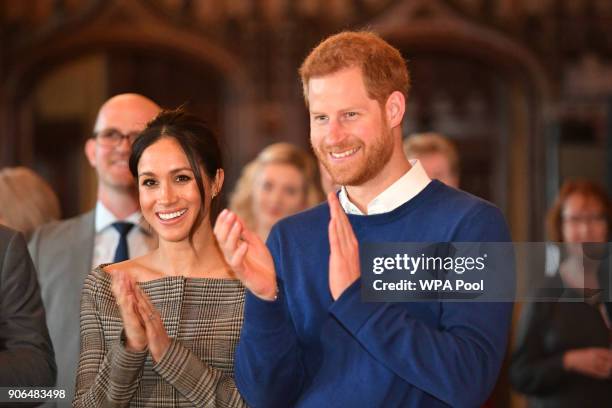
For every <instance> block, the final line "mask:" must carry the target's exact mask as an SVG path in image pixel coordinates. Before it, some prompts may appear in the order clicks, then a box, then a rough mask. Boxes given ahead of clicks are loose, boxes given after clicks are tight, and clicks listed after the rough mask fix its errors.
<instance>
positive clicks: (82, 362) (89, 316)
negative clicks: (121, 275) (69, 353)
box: [72, 274, 148, 408]
mask: <svg viewBox="0 0 612 408" xmlns="http://www.w3.org/2000/svg"><path fill="white" fill-rule="evenodd" d="M96 289H97V285H96V278H95V276H94V275H93V274H90V275H89V276H88V277H87V279H86V280H85V283H84V286H83V293H82V297H81V330H80V336H81V346H80V354H79V368H78V370H77V379H76V393H75V397H74V401H73V402H72V405H73V407H92V408H93V407H113V408H114V407H127V406H129V404H130V400H131V399H132V397H133V396H134V393H135V392H136V389H137V388H138V384H139V382H140V378H141V376H142V369H143V366H144V362H145V358H146V356H147V353H148V351H147V350H146V349H145V350H143V351H141V352H131V351H128V350H127V349H126V348H125V347H124V346H123V345H122V342H121V341H120V338H118V339H117V340H116V341H114V342H112V343H111V344H107V343H106V340H105V338H104V332H103V329H102V322H101V320H100V314H99V310H98V308H97V306H96V302H95V299H96Z"/></svg>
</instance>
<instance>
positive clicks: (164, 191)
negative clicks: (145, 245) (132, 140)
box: [138, 137, 211, 242]
mask: <svg viewBox="0 0 612 408" xmlns="http://www.w3.org/2000/svg"><path fill="white" fill-rule="evenodd" d="M201 174H202V178H203V181H204V190H205V191H206V192H210V191H211V188H210V182H209V179H208V177H206V175H205V173H204V171H202V170H201ZM138 192H139V197H140V206H141V209H142V215H143V216H144V218H145V219H146V220H147V222H148V223H149V225H151V227H152V228H153V229H154V230H155V232H157V234H158V236H159V238H160V239H162V240H165V241H171V242H177V241H182V240H186V239H189V235H190V232H191V230H192V227H193V225H194V224H195V223H196V222H200V223H201V224H204V223H206V222H208V218H209V214H208V212H207V213H206V214H205V215H204V217H202V220H201V221H199V214H200V211H202V208H206V209H208V208H210V194H206V200H207V202H206V203H205V205H204V206H203V205H202V199H201V197H200V192H199V190H198V185H197V182H196V179H195V175H194V172H193V170H192V169H191V167H190V165H189V161H188V159H187V156H186V155H185V152H184V151H183V149H182V148H181V146H180V145H179V143H178V142H177V141H176V140H175V139H174V138H172V137H162V138H161V139H159V140H158V141H157V142H155V143H153V144H152V145H150V146H149V147H147V148H146V149H145V150H144V152H143V153H142V156H141V157H140V161H139V162H138ZM207 211H208V210H207Z"/></svg>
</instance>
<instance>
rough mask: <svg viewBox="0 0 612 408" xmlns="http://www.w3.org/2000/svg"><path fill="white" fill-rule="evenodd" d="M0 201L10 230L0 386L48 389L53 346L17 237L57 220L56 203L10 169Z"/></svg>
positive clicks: (33, 177)
mask: <svg viewBox="0 0 612 408" xmlns="http://www.w3.org/2000/svg"><path fill="white" fill-rule="evenodd" d="M0 203H1V205H0V224H4V225H7V226H10V227H11V228H13V229H9V228H7V227H5V226H0V387H9V386H12V387H16V386H19V387H28V386H29V387H33V386H37V387H52V386H53V385H54V384H55V378H56V374H57V369H56V365H55V359H54V356H53V347H52V345H51V340H50V339H49V332H48V330H47V324H46V322H45V310H44V308H43V303H42V301H41V298H40V290H39V286H38V281H37V280H36V271H35V269H34V265H33V264H32V259H31V258H30V255H29V254H28V249H27V246H26V241H25V239H24V236H23V235H22V234H21V233H23V234H29V233H31V231H32V230H33V229H34V228H36V227H37V226H39V225H40V224H42V223H44V222H47V221H51V220H55V219H58V218H59V217H60V208H59V202H58V200H57V196H56V195H55V193H54V192H53V190H52V189H51V187H49V185H48V184H47V183H46V182H45V181H44V180H43V179H42V178H41V177H40V176H38V175H37V174H36V173H34V172H33V171H32V170H30V169H27V168H25V167H15V168H4V169H2V170H0ZM16 230H18V231H16ZM20 232H21V233H20ZM0 406H3V405H2V403H1V402H0Z"/></svg>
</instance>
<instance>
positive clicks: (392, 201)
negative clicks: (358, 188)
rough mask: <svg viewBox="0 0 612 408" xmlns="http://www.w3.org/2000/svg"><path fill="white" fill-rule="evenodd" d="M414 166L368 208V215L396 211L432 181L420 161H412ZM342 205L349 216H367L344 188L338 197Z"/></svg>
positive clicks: (371, 202) (411, 163)
mask: <svg viewBox="0 0 612 408" xmlns="http://www.w3.org/2000/svg"><path fill="white" fill-rule="evenodd" d="M410 165H411V166H412V167H411V168H410V170H408V171H407V172H406V174H404V175H403V176H402V177H400V178H399V179H397V180H396V181H395V182H394V183H393V184H391V185H390V186H389V187H388V188H387V189H386V190H385V191H383V192H382V193H380V194H379V195H377V196H376V197H375V198H374V199H373V200H372V201H370V203H369V204H368V206H367V211H368V215H374V214H383V213H387V212H390V211H393V210H395V209H396V208H397V207H399V206H400V205H402V204H404V203H406V202H408V201H409V200H411V199H412V198H414V197H415V196H416V195H417V194H419V193H420V192H421V191H423V189H424V188H425V187H427V185H428V184H429V182H430V181H431V179H430V178H429V176H428V175H427V173H426V172H425V169H424V168H423V166H422V165H421V162H419V161H418V160H410ZM338 198H339V200H340V205H341V206H342V208H343V209H344V212H346V213H347V214H356V215H365V214H363V213H362V212H361V210H360V209H359V208H358V207H357V206H356V205H355V204H353V203H352V202H351V200H350V199H349V197H348V193H347V191H346V188H345V187H344V186H342V188H341V189H340V194H339V195H338Z"/></svg>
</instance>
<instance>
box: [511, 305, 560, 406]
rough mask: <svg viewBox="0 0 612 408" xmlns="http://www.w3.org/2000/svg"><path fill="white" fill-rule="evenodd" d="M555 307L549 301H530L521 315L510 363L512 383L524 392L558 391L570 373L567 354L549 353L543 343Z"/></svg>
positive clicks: (528, 393)
mask: <svg viewBox="0 0 612 408" xmlns="http://www.w3.org/2000/svg"><path fill="white" fill-rule="evenodd" d="M551 307H552V305H551V304H548V303H536V302H533V303H528V304H526V305H525V306H524V310H523V313H522V315H521V320H520V322H519V326H518V327H519V328H518V334H517V342H516V347H515V349H514V352H513V353H512V361H511V365H510V382H511V383H512V385H513V386H514V388H516V390H517V391H519V392H522V393H523V394H527V395H537V394H541V393H546V392H548V391H551V390H554V389H555V388H557V387H559V385H560V384H561V383H562V382H563V380H564V379H565V378H566V376H567V372H566V371H565V369H564V368H563V353H556V354H550V353H546V352H545V350H544V347H543V344H542V341H543V336H544V334H543V330H545V329H546V327H547V318H548V317H549V316H550V313H549V311H550V308H551Z"/></svg>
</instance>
